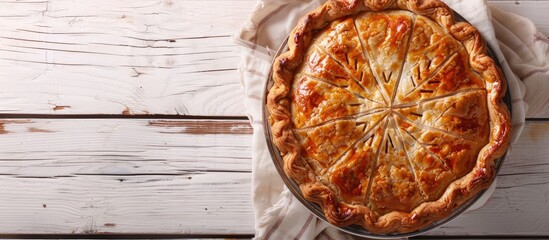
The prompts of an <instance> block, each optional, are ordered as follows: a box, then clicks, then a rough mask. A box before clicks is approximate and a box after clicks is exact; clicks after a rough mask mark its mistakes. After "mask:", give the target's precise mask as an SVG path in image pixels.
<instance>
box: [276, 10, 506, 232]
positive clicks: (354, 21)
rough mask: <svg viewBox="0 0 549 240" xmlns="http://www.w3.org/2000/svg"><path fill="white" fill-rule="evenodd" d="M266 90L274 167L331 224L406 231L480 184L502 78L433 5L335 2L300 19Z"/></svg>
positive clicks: (490, 162) (452, 206)
mask: <svg viewBox="0 0 549 240" xmlns="http://www.w3.org/2000/svg"><path fill="white" fill-rule="evenodd" d="M288 46H289V50H288V51H287V52H284V53H283V54H281V55H280V56H279V57H278V58H277V59H276V60H275V62H274V65H273V81H274V84H273V87H272V88H271V89H270V90H269V94H268V97H267V110H268V111H269V113H270V117H269V123H270V125H271V129H272V141H273V142H274V144H275V145H276V146H277V148H278V149H279V151H280V153H281V155H282V157H283V160H284V172H285V173H286V174H287V175H288V176H289V177H290V178H292V179H293V180H294V181H295V182H296V183H298V184H299V186H300V189H301V191H302V194H303V196H304V197H305V199H307V200H309V201H312V202H315V203H317V204H319V205H320V207H321V208H322V210H323V212H324V215H325V217H326V219H327V220H328V221H329V222H330V223H332V224H334V225H336V226H347V225H351V224H357V225H361V226H362V227H364V228H365V229H367V230H368V231H370V232H372V233H406V232H412V231H416V230H418V229H421V228H422V227H426V226H427V225H429V224H431V223H433V222H434V221H438V220H442V219H444V218H445V217H447V216H449V215H450V214H451V213H452V212H453V211H454V210H456V208H457V207H459V206H460V205H462V204H463V203H464V202H466V201H467V200H469V199H471V198H473V197H475V196H476V195H477V194H479V193H480V191H481V190H483V189H485V188H487V187H488V186H489V185H490V184H491V183H492V181H493V179H494V177H495V173H496V170H495V164H494V162H495V160H496V159H498V158H499V157H501V156H502V155H503V154H504V152H505V151H506V149H507V147H508V144H509V134H510V131H511V125H510V115H509V112H508V110H507V107H506V105H505V104H504V103H503V101H502V98H503V96H504V94H505V91H506V82H505V79H504V76H503V75H502V73H501V71H500V70H499V69H498V68H497V66H496V64H495V62H494V60H493V59H492V58H490V57H489V56H487V55H486V54H487V48H486V45H485V43H484V41H483V40H482V38H481V36H480V34H479V32H478V31H477V30H476V29H475V28H474V27H473V26H471V25H470V24H468V23H465V22H456V21H455V20H454V17H453V12H452V10H451V9H450V8H449V7H448V6H446V5H445V4H444V3H442V2H440V1H438V0H385V1H382V0H377V1H376V0H346V1H343V0H338V1H335V0H333V1H328V2H327V3H326V4H324V5H323V6H321V7H319V8H317V9H316V10H314V11H312V12H310V13H309V14H307V15H306V16H304V17H303V18H302V19H301V20H300V22H299V23H298V25H297V26H296V27H295V29H294V30H293V31H292V33H291V35H290V37H289V41H288Z"/></svg>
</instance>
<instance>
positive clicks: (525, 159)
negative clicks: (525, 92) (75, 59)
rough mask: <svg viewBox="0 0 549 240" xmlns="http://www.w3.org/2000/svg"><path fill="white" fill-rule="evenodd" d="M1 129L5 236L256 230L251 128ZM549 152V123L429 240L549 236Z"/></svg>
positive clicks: (42, 124)
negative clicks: (482, 198) (468, 208)
mask: <svg viewBox="0 0 549 240" xmlns="http://www.w3.org/2000/svg"><path fill="white" fill-rule="evenodd" d="M0 126H3V133H2V134H0V193H2V194H0V216H1V217H0V234H2V233H4V234H6V233H48V234H56V233H137V234H144V233H157V234H159V233H162V234H180V233H184V234H192V233H195V234H230V233H235V234H236V233H238V234H252V233H253V232H254V226H253V213H252V207H251V192H250V190H251V172H250V169H251V159H250V156H251V153H250V151H251V134H250V126H249V125H248V124H247V122H246V121H242V120H231V121H228V120H226V121H221V120H220V121H213V120H207V121H202V120H167V119H162V120H148V119H28V120H27V119H8V120H2V121H1V122H0ZM197 129H208V130H207V132H203V133H201V134H195V133H196V131H197ZM547 145H549V122H544V121H539V122H528V123H527V125H526V126H525V130H524V134H523V135H522V137H521V139H520V140H519V142H518V143H517V144H516V145H515V146H514V148H513V151H512V153H511V155H510V157H509V159H507V161H506V162H505V164H504V165H503V168H502V169H501V172H500V175H499V176H498V183H497V184H498V185H497V189H496V191H495V194H494V195H493V197H492V198H491V199H490V200H489V202H488V203H487V204H486V205H485V207H483V208H481V209H479V210H477V211H474V212H471V213H467V214H466V215H464V216H462V217H460V218H457V219H456V220H454V221H453V222H451V223H449V224H447V225H446V226H444V227H442V228H439V229H437V230H434V231H433V232H431V233H430V234H431V235H464V234H468V235H469V234H470V235H482V234H490V235H549V221H547V216H549V208H547V207H546V205H547V201H548V199H549V177H548V176H549V175H548V174H547V173H549V162H548V160H547V156H548V155H549V148H546V147H542V146H547ZM6 219H9V221H6ZM510 219H512V221H511V220H510Z"/></svg>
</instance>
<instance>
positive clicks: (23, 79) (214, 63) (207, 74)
mask: <svg viewBox="0 0 549 240" xmlns="http://www.w3.org/2000/svg"><path fill="white" fill-rule="evenodd" d="M490 4H493V5H496V6H498V7H502V8H504V9H505V10H508V11H512V12H515V13H518V14H521V15H525V16H529V17H530V18H531V19H532V20H534V22H536V24H538V26H539V27H540V28H541V29H542V30H543V31H544V32H546V33H547V32H549V30H548V29H549V25H548V23H547V21H545V19H546V17H545V14H546V13H547V12H548V11H549V1H520V2H519V4H515V1H490ZM254 5H255V1H254V0H242V1H221V0H212V1H198V0H188V1H173V0H162V1H157V0H139V1H132V0H123V1H109V0H98V1H72V0H40V1H34V0H27V1H11V0H10V1H0V18H1V19H2V21H0V68H2V71H0V85H1V86H2V88H1V89H0V112H2V113H32V114H181V115H223V116H227V115H240V116H242V115H245V109H244V96H243V93H242V89H241V86H240V83H239V80H238V78H239V76H238V73H237V70H236V68H237V66H238V63H239V62H240V56H239V50H238V47H237V46H236V44H234V43H233V41H232V35H233V34H235V33H236V32H237V30H238V29H239V27H240V26H241V25H242V24H243V23H244V21H245V20H246V19H247V18H248V15H249V14H250V12H251V10H252V8H253V6H254Z"/></svg>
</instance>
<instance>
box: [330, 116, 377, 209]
mask: <svg viewBox="0 0 549 240" xmlns="http://www.w3.org/2000/svg"><path fill="white" fill-rule="evenodd" d="M381 122H382V120H379V121H378V122H376V123H375V124H374V126H371V127H370V128H369V129H368V130H367V131H365V134H364V136H363V137H362V138H361V139H360V140H359V141H357V142H355V143H354V144H353V145H352V146H351V147H350V148H349V150H348V151H346V152H345V154H344V155H342V157H341V158H340V159H338V160H337V161H336V162H335V163H334V164H333V165H332V167H331V168H330V169H329V170H328V172H327V173H326V175H325V176H323V182H324V184H325V185H327V186H329V187H331V188H332V189H333V190H335V191H337V192H339V193H340V194H339V195H340V197H341V198H342V200H343V201H344V202H346V203H349V204H362V203H363V202H364V199H365V195H366V192H367V188H368V183H369V179H368V177H369V176H370V175H371V174H370V171H371V166H372V164H373V162H374V161H375V155H376V152H375V151H376V149H377V147H376V146H377V145H379V144H380V142H381V141H380V139H381V137H382V136H380V135H379V133H380V130H381V126H380V125H382V124H380V123H381Z"/></svg>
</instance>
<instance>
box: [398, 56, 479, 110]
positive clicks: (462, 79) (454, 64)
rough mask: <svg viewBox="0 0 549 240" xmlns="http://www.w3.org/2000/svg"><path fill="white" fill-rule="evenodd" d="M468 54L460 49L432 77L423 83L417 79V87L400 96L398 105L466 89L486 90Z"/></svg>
mask: <svg viewBox="0 0 549 240" xmlns="http://www.w3.org/2000/svg"><path fill="white" fill-rule="evenodd" d="M466 54H467V52H466V50H465V49H464V48H460V49H459V51H458V52H456V53H455V54H454V55H452V56H451V57H450V58H449V59H448V60H447V61H446V62H445V63H443V65H442V67H441V68H440V69H438V70H437V71H435V72H434V74H433V75H432V76H430V77H428V78H427V79H424V80H422V82H418V81H417V79H416V83H417V85H416V87H414V88H412V89H411V90H409V92H407V93H406V94H400V95H398V97H397V100H398V103H397V105H399V104H401V103H404V104H405V103H408V102H412V101H417V100H422V99H429V98H435V97H437V96H441V95H446V94H450V93H453V92H459V91H462V90H465V89H475V88H485V83H484V82H483V80H482V78H481V77H480V76H479V75H478V74H476V73H475V72H473V71H472V70H471V69H470V67H469V63H468V59H467V55H466ZM403 88H405V87H403Z"/></svg>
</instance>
